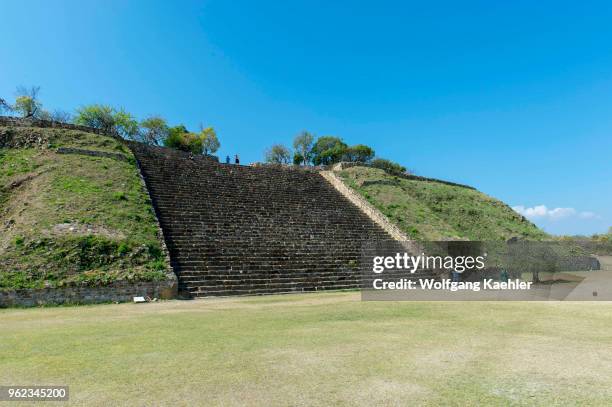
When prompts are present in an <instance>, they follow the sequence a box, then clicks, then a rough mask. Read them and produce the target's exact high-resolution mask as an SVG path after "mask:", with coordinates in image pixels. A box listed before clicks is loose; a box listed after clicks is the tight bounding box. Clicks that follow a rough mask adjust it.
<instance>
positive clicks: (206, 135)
mask: <svg viewBox="0 0 612 407" xmlns="http://www.w3.org/2000/svg"><path fill="white" fill-rule="evenodd" d="M200 139H202V149H203V150H204V154H206V155H209V154H214V153H216V152H217V150H218V149H219V147H221V143H219V139H218V138H217V132H215V129H213V128H212V127H207V128H205V129H202V130H201V131H200Z"/></svg>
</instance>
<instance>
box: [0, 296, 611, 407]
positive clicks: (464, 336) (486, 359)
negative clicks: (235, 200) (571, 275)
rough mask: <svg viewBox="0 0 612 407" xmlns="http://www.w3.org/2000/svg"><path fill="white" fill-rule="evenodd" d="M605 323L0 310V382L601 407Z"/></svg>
mask: <svg viewBox="0 0 612 407" xmlns="http://www.w3.org/2000/svg"><path fill="white" fill-rule="evenodd" d="M611 314H612V304H610V303H600V302H598V303H595V302H582V303H579V302H569V303H567V302H556V303H549V302H464V303H457V302H437V303H435V302H361V301H359V294H358V293H318V294H298V295H281V296H271V297H258V298H252V297H250V298H233V299H214V300H195V301H168V302H161V303H151V304H146V305H134V304H119V305H112V304H111V305H98V306H81V307H59V308H43V309H24V310H0V320H2V330H0V383H2V384H3V385H21V386H23V385H34V384H45V385H51V384H55V385H68V386H70V402H69V403H66V404H67V405H74V406H81V405H82V406H108V405H177V406H192V405H206V406H243V405H249V406H406V405H410V406H418V405H429V406H439V405H443V406H479V405H488V406H534V405H538V406H575V405H584V406H585V405H589V406H609V405H610V404H612V352H610V350H611V349H612V326H611V325H610V323H609V321H610V315H611Z"/></svg>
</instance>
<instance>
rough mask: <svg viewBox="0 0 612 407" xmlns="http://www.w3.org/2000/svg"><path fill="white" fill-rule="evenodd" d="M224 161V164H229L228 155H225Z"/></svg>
mask: <svg viewBox="0 0 612 407" xmlns="http://www.w3.org/2000/svg"><path fill="white" fill-rule="evenodd" d="M225 163H226V164H229V163H230V158H229V155H228V156H226V157H225Z"/></svg>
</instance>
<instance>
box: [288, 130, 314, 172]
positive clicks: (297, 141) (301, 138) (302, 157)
mask: <svg viewBox="0 0 612 407" xmlns="http://www.w3.org/2000/svg"><path fill="white" fill-rule="evenodd" d="M313 142H314V136H313V135H312V134H310V133H309V132H307V131H303V132H301V133H300V134H298V135H297V136H295V138H294V139H293V148H294V149H295V154H294V157H293V163H294V164H304V165H306V164H308V162H310V159H311V150H312V144H313Z"/></svg>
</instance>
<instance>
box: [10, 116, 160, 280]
mask: <svg viewBox="0 0 612 407" xmlns="http://www.w3.org/2000/svg"><path fill="white" fill-rule="evenodd" d="M0 147H2V148H0V231H1V233H0V290H1V289H16V288H42V287H58V286H63V285H66V284H69V283H85V284H106V283H110V282H112V281H114V280H119V279H126V280H130V281H153V280H161V279H164V278H165V276H166V275H165V270H166V263H165V259H164V256H163V253H162V251H161V246H160V243H159V240H158V239H157V225H156V221H155V216H154V213H153V210H152V206H151V204H150V202H149V200H148V196H147V194H146V191H145V190H144V187H143V185H142V181H141V179H140V176H139V173H138V169H137V168H136V165H135V160H134V157H133V156H132V154H131V152H130V151H129V150H128V149H127V148H126V147H125V146H124V145H122V144H121V143H120V142H119V141H117V140H115V139H113V138H111V137H105V136H100V135H97V134H93V133H87V132H83V131H77V130H66V129H51V128H34V127H1V126H0ZM59 147H72V148H79V149H87V150H95V151H105V152H111V153H114V154H120V155H123V156H124V157H125V158H126V160H125V161H119V160H115V159H112V158H106V157H90V156H84V155H75V154H59V153H57V148H59Z"/></svg>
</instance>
